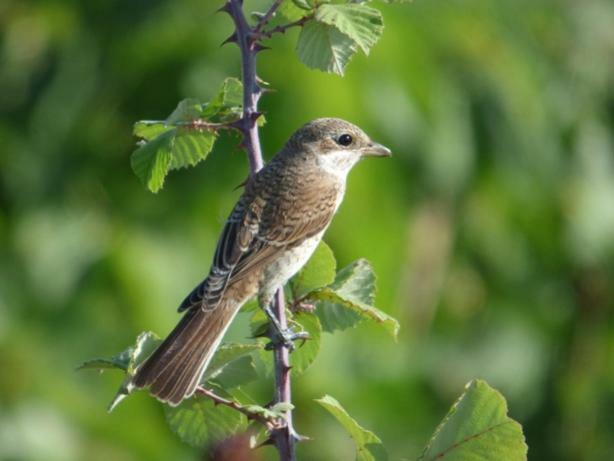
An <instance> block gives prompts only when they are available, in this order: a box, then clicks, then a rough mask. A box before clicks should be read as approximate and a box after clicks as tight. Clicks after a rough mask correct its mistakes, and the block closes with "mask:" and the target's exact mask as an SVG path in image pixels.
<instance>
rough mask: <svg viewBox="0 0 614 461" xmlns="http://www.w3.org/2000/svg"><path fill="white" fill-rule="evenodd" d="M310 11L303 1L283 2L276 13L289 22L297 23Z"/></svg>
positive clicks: (288, 0)
mask: <svg viewBox="0 0 614 461" xmlns="http://www.w3.org/2000/svg"><path fill="white" fill-rule="evenodd" d="M311 9H312V7H310V6H309V4H308V3H307V2H306V1H305V0H283V1H282V2H281V5H280V6H279V10H278V11H279V13H280V14H282V15H283V16H284V17H285V18H286V19H288V20H289V21H297V20H299V19H301V18H302V17H303V16H305V15H307V14H309V13H308V12H309V11H311Z"/></svg>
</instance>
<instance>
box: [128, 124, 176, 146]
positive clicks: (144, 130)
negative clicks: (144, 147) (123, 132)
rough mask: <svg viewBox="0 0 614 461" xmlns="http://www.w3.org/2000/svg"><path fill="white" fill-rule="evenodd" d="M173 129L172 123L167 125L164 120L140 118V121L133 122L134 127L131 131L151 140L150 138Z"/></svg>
mask: <svg viewBox="0 0 614 461" xmlns="http://www.w3.org/2000/svg"><path fill="white" fill-rule="evenodd" d="M172 129H173V126H172V125H168V124H167V123H166V122H165V121H162V120H141V121H140V122H136V123H135V124H134V128H133V130H132V133H133V134H134V135H135V136H137V137H139V138H142V139H144V140H145V141H151V140H152V139H155V138H157V137H158V136H159V135H161V134H162V133H165V132H166V131H170V130H172Z"/></svg>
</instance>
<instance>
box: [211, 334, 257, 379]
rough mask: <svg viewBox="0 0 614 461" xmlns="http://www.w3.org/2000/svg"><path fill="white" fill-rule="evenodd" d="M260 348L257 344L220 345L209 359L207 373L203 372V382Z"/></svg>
mask: <svg viewBox="0 0 614 461" xmlns="http://www.w3.org/2000/svg"><path fill="white" fill-rule="evenodd" d="M261 348H262V346H261V345H260V344H257V343H254V344H242V343H228V344H222V345H221V346H220V347H219V348H218V349H217V351H216V352H215V355H214V356H213V358H212V359H211V362H210V363H209V366H207V371H206V372H205V376H204V380H208V379H211V378H215V377H216V376H218V375H219V374H220V373H221V372H222V371H223V370H224V368H225V367H226V366H228V364H230V363H231V362H233V361H235V360H237V359H239V358H240V357H243V356H245V355H248V354H251V353H252V352H254V351H256V350H258V349H261Z"/></svg>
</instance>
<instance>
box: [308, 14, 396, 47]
mask: <svg viewBox="0 0 614 461" xmlns="http://www.w3.org/2000/svg"><path fill="white" fill-rule="evenodd" d="M315 19H316V21H319V22H321V23H324V24H328V25H329V26H333V27H335V28H336V29H337V30H339V32H341V33H342V34H344V35H346V36H347V37H349V38H350V39H352V41H354V42H355V43H356V44H357V45H358V46H359V47H360V48H361V49H362V51H364V53H365V54H369V50H370V49H371V47H373V45H375V43H376V42H377V41H378V40H379V38H380V37H381V35H382V32H383V30H384V19H383V18H382V14H381V13H380V12H379V10H376V9H375V8H371V7H370V6H367V5H363V4H359V3H345V4H328V5H320V6H319V7H318V9H317V10H316V13H315Z"/></svg>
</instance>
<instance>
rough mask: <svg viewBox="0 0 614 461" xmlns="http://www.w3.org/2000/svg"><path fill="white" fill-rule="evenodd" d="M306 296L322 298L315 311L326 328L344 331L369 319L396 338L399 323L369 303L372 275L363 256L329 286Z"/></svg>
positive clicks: (342, 271) (372, 289) (372, 297)
mask: <svg viewBox="0 0 614 461" xmlns="http://www.w3.org/2000/svg"><path fill="white" fill-rule="evenodd" d="M306 296H307V298H308V299H311V300H315V301H321V302H320V303H319V304H318V308H317V310H316V312H317V314H318V317H320V320H321V321H322V325H323V328H324V330H325V331H329V332H332V331H334V330H337V329H339V330H343V329H345V328H348V327H351V326H354V325H356V324H357V323H358V322H359V321H361V320H363V319H368V320H372V321H375V322H377V323H380V324H382V326H384V328H386V330H387V331H388V332H389V333H390V334H392V335H393V336H394V337H395V338H396V336H397V334H398V331H399V322H398V321H397V320H396V319H394V318H393V317H391V316H390V315H388V314H386V313H385V312H382V311H381V310H379V309H378V308H376V307H374V306H373V305H372V304H373V301H374V298H375V274H374V272H373V269H372V268H371V265H370V264H369V263H368V262H367V261H366V260H364V259H359V260H358V261H355V262H353V263H352V264H350V265H349V266H347V267H345V268H343V269H342V270H340V271H339V272H338V273H337V276H336V277H335V281H334V282H333V283H332V284H330V285H329V286H328V287H324V288H320V289H316V290H314V291H312V292H311V293H309V294H308V295H306Z"/></svg>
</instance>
